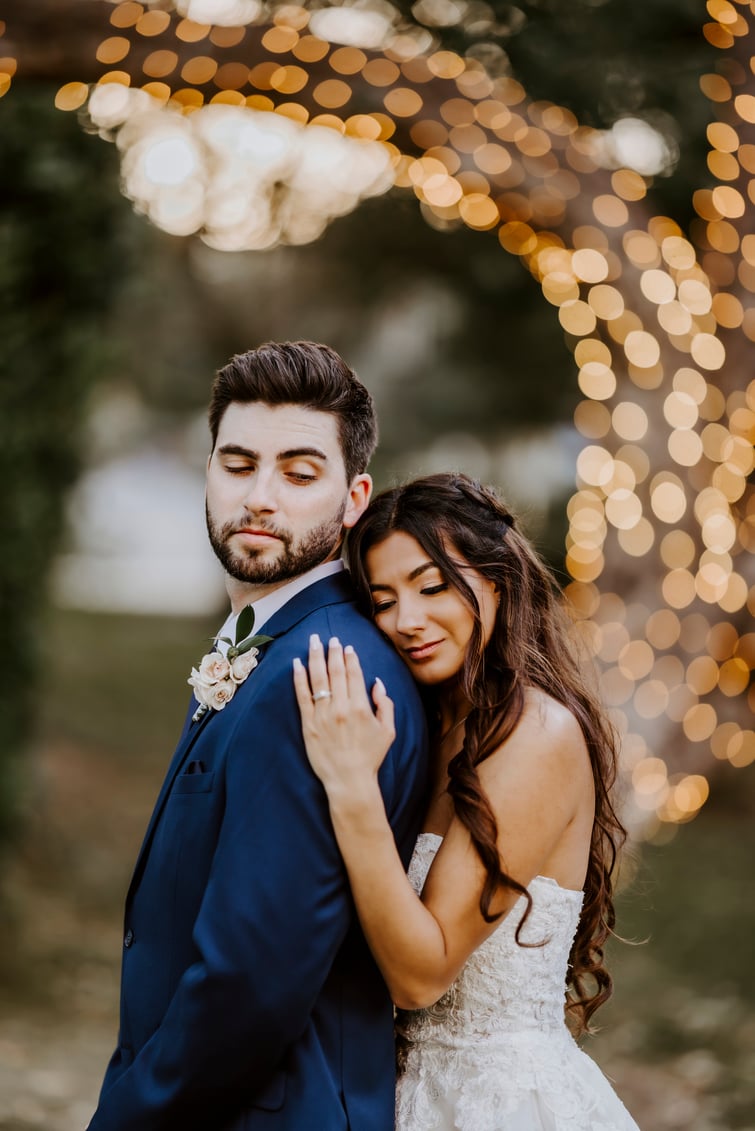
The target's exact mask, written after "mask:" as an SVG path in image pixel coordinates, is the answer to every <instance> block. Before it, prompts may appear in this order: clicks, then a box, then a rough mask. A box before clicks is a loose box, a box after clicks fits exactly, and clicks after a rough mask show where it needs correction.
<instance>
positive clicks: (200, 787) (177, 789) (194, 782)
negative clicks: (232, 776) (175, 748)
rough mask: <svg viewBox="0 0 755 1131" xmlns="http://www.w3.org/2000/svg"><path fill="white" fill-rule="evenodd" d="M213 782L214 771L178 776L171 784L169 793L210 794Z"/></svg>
mask: <svg viewBox="0 0 755 1131" xmlns="http://www.w3.org/2000/svg"><path fill="white" fill-rule="evenodd" d="M214 780H215V771H214V770H210V771H209V772H207V773H204V774H179V775H178V777H177V778H176V780H175V781H174V783H173V789H172V790H171V793H181V794H187V793H210V792H211V791H212V784H213V782H214Z"/></svg>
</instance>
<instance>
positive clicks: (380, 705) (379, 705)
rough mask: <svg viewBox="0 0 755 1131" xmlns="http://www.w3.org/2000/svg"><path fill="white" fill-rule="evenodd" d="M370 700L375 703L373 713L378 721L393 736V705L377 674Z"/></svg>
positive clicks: (394, 719) (394, 733)
mask: <svg viewBox="0 0 755 1131" xmlns="http://www.w3.org/2000/svg"><path fill="white" fill-rule="evenodd" d="M372 701H373V703H374V704H375V715H376V716H377V719H378V722H379V723H380V724H381V725H382V726H383V727H384V728H385V730H386V731H387V732H389V733H390V734H392V735H393V736H394V738H395V735H396V713H395V710H394V707H393V700H392V699H391V697H390V695H389V694H388V692H387V691H386V690H385V684H384V683H383V681H382V679H380V677H379V676H378V678H377V679H376V680H375V683H374V684H373V687H372Z"/></svg>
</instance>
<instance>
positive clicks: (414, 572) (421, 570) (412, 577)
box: [370, 562, 438, 593]
mask: <svg viewBox="0 0 755 1131" xmlns="http://www.w3.org/2000/svg"><path fill="white" fill-rule="evenodd" d="M437 568H438V566H437V565H436V564H435V562H424V563H423V564H422V565H420V566H417V568H416V569H413V570H412V572H411V573H410V574H409V577H408V580H409V581H415V580H416V579H417V578H418V577H419V576H420V574H423V573H425V571H426V570H428V569H437ZM390 588H391V587H390V585H371V586H370V593H374V592H376V591H377V590H378V589H390Z"/></svg>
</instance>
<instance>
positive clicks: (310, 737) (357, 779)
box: [294, 636, 396, 795]
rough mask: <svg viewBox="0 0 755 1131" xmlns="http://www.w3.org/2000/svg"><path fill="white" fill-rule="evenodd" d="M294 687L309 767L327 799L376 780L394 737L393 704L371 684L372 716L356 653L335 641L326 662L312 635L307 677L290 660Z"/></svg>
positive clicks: (377, 684)
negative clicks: (326, 794)
mask: <svg viewBox="0 0 755 1131" xmlns="http://www.w3.org/2000/svg"><path fill="white" fill-rule="evenodd" d="M294 687H295V690H296V699H297V702H298V704H299V711H300V712H301V722H302V731H303V733H304V742H305V744H306V748H307V757H308V758H309V761H310V765H311V766H312V769H313V770H314V772H315V773H316V774H317V776H318V778H319V779H320V781H321V782H322V784H323V785H324V786H325V789H326V790H327V792H328V794H329V795H332V794H333V793H337V792H339V791H343V790H346V791H349V790H350V789H355V790H356V789H358V787H359V786H360V785H361V784H363V783H364V782H365V781H367V780H370V779H374V778H375V776H376V775H377V772H378V770H379V768H380V766H381V764H382V762H383V759H384V758H385V756H386V754H387V753H388V750H389V748H390V746H391V743H392V742H393V740H394V738H395V737H396V731H395V728H394V713H393V702H392V700H391V699H390V698H389V697H388V694H387V692H386V690H385V687H384V685H383V683H382V681H381V680H379V679H377V680H375V685H374V687H373V689H372V699H373V701H374V704H375V713H373V710H372V705H371V703H370V700H369V696H368V694H367V688H366V686H365V682H364V676H363V675H362V669H361V666H360V664H359V658H358V657H357V654H356V652H355V651H354V649H353V648H352V647H351V646H350V645H347V646H346V648H343V647H342V646H341V644H340V642H339V641H338V640H336V639H335V637H334V638H333V639H332V640H331V641H330V643H329V645H328V655H327V660H326V657H325V652H324V650H323V646H322V643H321V641H320V638H319V637H318V636H312V637H310V642H309V674H308V673H307V669H306V668H305V667H304V665H303V664H302V662H301V660H299V659H296V660H294Z"/></svg>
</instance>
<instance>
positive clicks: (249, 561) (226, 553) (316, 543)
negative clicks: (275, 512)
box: [205, 502, 346, 585]
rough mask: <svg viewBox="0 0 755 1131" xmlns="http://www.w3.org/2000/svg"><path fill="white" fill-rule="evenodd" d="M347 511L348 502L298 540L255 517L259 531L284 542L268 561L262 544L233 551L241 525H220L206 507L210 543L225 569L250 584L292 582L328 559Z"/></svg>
mask: <svg viewBox="0 0 755 1131" xmlns="http://www.w3.org/2000/svg"><path fill="white" fill-rule="evenodd" d="M345 511H346V503H345V502H344V503H342V505H341V508H340V510H339V512H338V514H335V515H333V517H332V518H329V519H326V520H325V522H322V523H320V525H319V526H316V527H314V528H313V529H312V530H308V531H307V532H306V534H304V535H303V536H302V537H301V538H300V539H299V541H298V542H295V541H294V537H293V535H292V534H291V533H290V532H289V531H286V530H282V529H280V528H278V527H275V526H271V525H270V524H269V523H261V522H260V521H259V520H258V519H255V520H254V523H253V525H254V528H255V529H256V530H263V531H264V532H265V533H267V534H272V535H275V537H276V538H279V539H280V543H281V548H282V549H281V551H279V553H278V556H277V557H276V558H275V559H274V560H273V561H264V560H260V559H261V558H262V555H263V554H264V549H263V548H262V547H259V548H257V547H250V548H248V549H246V550H243V551H240V552H239V551H237V550H232V549H231V546H230V538H231V535H233V534H235V533H236V532H237V531H238V530H239V526H238V524H236V523H233V522H226V523H224V524H223V526H218V525H217V524H216V523H215V522H214V521H213V518H212V515H211V514H210V511H209V508H207V507H206V508H205V513H206V516H207V533H208V535H209V538H210V545H211V546H212V548H213V550H214V551H215V554H216V556H217V558H218V560H219V561H220V563H221V565H222V566H223V569H224V570H225V571H226V573H228V574H230V576H231V577H234V578H236V580H237V581H244V582H246V583H247V584H249V585H271V584H274V583H277V582H281V581H291V580H292V579H293V578H295V577H301V575H302V574H303V573H306V572H307V570H310V569H314V567H315V566H317V565H320V563H321V562H324V561H326V560H327V559H328V558H329V557H331V556H332V554H333V551H334V550H335V548H336V546H337V545H338V543H339V542H340V541H341V538H342V536H343V516H344V513H345Z"/></svg>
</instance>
